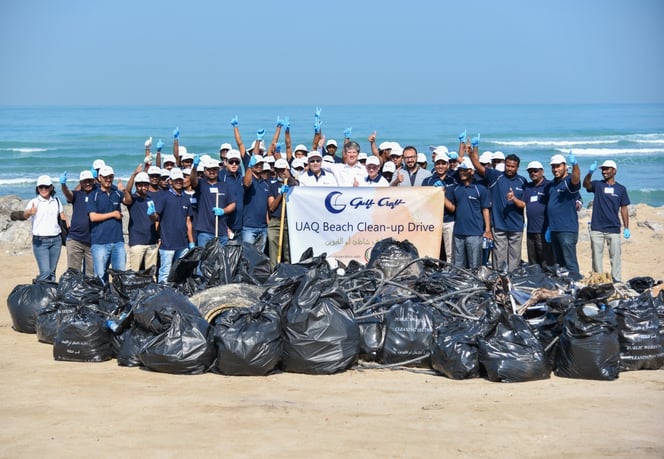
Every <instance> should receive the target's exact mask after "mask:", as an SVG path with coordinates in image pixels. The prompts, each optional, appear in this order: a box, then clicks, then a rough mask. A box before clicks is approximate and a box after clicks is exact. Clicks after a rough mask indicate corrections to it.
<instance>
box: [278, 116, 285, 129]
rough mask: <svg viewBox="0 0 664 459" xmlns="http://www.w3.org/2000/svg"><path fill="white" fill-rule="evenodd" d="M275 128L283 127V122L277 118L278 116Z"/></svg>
mask: <svg viewBox="0 0 664 459" xmlns="http://www.w3.org/2000/svg"><path fill="white" fill-rule="evenodd" d="M277 127H284V120H282V119H281V118H279V115H277Z"/></svg>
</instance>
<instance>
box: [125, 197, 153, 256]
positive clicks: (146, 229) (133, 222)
mask: <svg viewBox="0 0 664 459" xmlns="http://www.w3.org/2000/svg"><path fill="white" fill-rule="evenodd" d="M150 201H152V202H154V201H153V200H152V198H150V197H149V196H148V197H146V198H142V197H141V196H139V195H138V194H134V195H132V202H131V204H129V205H128V206H127V209H129V227H128V230H129V245H130V246H132V245H153V244H156V243H157V239H159V236H158V235H157V227H156V225H155V223H154V222H153V221H152V220H150V217H149V216H148V212H147V210H148V202H150ZM155 208H156V203H155Z"/></svg>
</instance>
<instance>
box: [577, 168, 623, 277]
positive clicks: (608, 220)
mask: <svg viewBox="0 0 664 459" xmlns="http://www.w3.org/2000/svg"><path fill="white" fill-rule="evenodd" d="M599 168H600V169H601V171H602V180H591V178H592V174H593V172H595V169H597V161H595V162H594V163H593V164H592V165H591V166H590V170H589V171H588V173H587V174H586V176H585V178H584V179H583V187H584V188H585V189H586V190H587V191H588V192H590V193H594V194H595V199H594V201H593V213H592V217H591V220H590V249H591V251H592V259H593V272H596V273H602V272H604V263H603V261H604V260H603V254H604V245H605V244H606V245H608V247H609V259H610V260H611V276H612V277H613V280H614V282H620V280H621V276H622V266H621V263H620V252H621V250H620V245H621V241H620V217H622V222H623V226H624V229H623V236H624V237H625V239H629V237H630V236H631V234H630V231H629V212H628V211H627V206H629V204H630V202H629V196H628V195H627V188H625V187H624V186H623V185H621V184H620V183H618V182H616V172H617V170H618V166H617V165H616V163H615V161H612V160H610V159H609V160H606V161H604V162H603V163H602V165H601V166H599Z"/></svg>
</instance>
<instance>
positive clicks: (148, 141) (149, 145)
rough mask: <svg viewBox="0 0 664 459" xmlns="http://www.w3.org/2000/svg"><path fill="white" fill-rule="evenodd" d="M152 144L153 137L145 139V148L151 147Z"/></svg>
mask: <svg viewBox="0 0 664 459" xmlns="http://www.w3.org/2000/svg"><path fill="white" fill-rule="evenodd" d="M151 146H152V137H150V138H149V139H148V140H146V141H145V148H150V147H151Z"/></svg>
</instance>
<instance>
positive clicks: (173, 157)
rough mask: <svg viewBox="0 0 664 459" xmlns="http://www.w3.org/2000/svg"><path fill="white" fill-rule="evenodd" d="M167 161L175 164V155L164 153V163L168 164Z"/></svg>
mask: <svg viewBox="0 0 664 459" xmlns="http://www.w3.org/2000/svg"><path fill="white" fill-rule="evenodd" d="M166 163H173V164H175V156H173V155H164V160H163V161H162V164H166Z"/></svg>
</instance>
